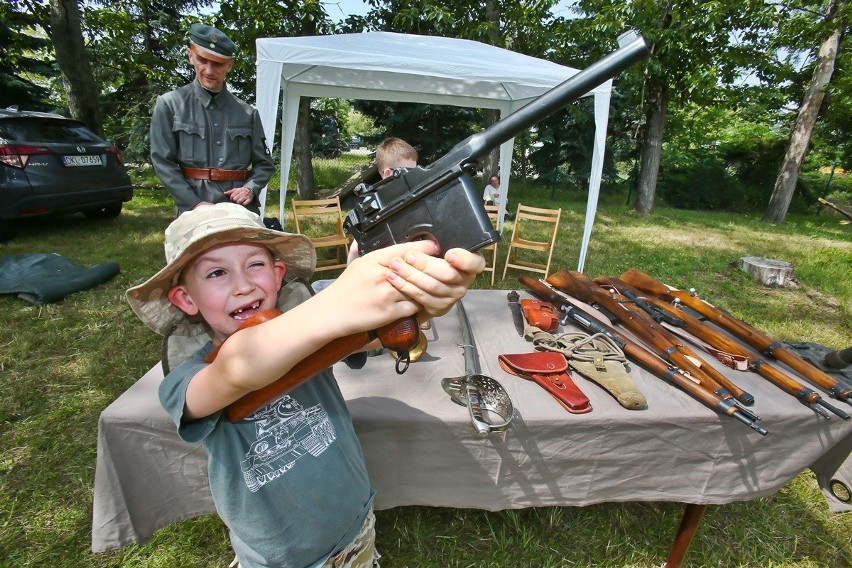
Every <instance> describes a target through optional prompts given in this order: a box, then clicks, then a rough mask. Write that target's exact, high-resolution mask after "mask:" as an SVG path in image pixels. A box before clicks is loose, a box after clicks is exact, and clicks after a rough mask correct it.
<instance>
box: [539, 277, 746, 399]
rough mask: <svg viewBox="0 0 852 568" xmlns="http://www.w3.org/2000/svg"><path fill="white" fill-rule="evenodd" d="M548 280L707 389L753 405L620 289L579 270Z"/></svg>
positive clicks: (740, 391)
mask: <svg viewBox="0 0 852 568" xmlns="http://www.w3.org/2000/svg"><path fill="white" fill-rule="evenodd" d="M545 280H546V281H547V282H548V283H549V284H552V285H553V286H554V287H555V288H557V289H558V290H561V291H562V292H565V293H566V294H568V295H570V296H574V297H575V298H577V299H578V300H580V301H583V302H586V303H588V304H597V305H599V306H602V307H603V308H604V309H606V310H607V311H608V312H609V313H611V314H612V315H613V316H615V318H616V319H618V321H619V322H621V324H622V325H624V327H626V328H627V329H629V330H630V331H631V332H633V334H634V335H635V336H636V337H638V338H639V339H640V340H641V341H642V342H643V343H645V345H647V346H648V347H649V348H650V349H652V350H653V351H654V352H655V353H657V355H659V356H660V357H663V358H664V359H666V360H667V361H670V362H671V363H672V364H673V365H676V366H677V367H679V368H681V369H683V370H684V371H686V372H687V373H689V375H690V376H692V377H693V378H694V379H695V380H697V381H699V382H700V383H701V385H702V386H704V387H706V388H707V389H708V390H711V391H713V392H715V393H717V394H718V395H719V396H721V397H722V398H727V397H729V396H733V397H734V398H735V399H737V400H738V401H740V402H741V403H743V404H745V405H748V406H751V405H752V404H754V397H753V396H752V395H751V394H750V393H747V392H746V391H744V390H743V389H741V388H740V387H739V386H738V385H736V384H734V382H733V381H731V380H730V379H728V377H726V376H725V375H723V374H722V373H720V372H719V371H717V370H716V369H715V368H713V367H711V366H710V365H706V364H703V363H704V362H703V361H702V360H701V357H699V356H698V355H697V354H696V353H695V352H694V351H693V350H692V349H690V348H689V347H688V346H686V345H684V344H683V342H682V341H681V339H680V338H679V337H677V336H676V335H674V334H673V333H672V332H671V331H669V330H668V329H666V328H664V327H662V326H661V325H659V324H658V323H657V322H656V321H654V320H653V319H652V318H651V317H650V316H648V314H647V313H645V312H644V311H642V310H641V309H639V308H637V307H636V306H635V305H633V304H632V303H631V302H630V301H629V300H627V298H625V297H624V296H622V295H621V294H620V293H618V291H617V290H613V289H611V288H610V289H605V288H604V287H602V286H600V285H598V284H596V283H595V282H594V281H592V280H591V279H590V278H588V277H587V276H585V275H584V274H582V273H580V272H576V271H567V270H560V271H558V272H555V273H553V274H551V275H550V276H548V277H547V278H546V279H545ZM743 410H745V409H743Z"/></svg>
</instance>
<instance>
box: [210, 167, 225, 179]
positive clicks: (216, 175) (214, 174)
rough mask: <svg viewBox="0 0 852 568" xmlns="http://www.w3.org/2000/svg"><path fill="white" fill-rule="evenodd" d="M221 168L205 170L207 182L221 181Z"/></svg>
mask: <svg viewBox="0 0 852 568" xmlns="http://www.w3.org/2000/svg"><path fill="white" fill-rule="evenodd" d="M221 179H222V168H209V169H208V170H207V181H221Z"/></svg>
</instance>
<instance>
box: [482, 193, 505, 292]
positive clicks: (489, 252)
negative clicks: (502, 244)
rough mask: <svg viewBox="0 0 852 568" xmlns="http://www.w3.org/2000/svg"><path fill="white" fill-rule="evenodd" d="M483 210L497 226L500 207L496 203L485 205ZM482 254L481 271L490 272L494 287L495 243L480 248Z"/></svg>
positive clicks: (495, 266)
mask: <svg viewBox="0 0 852 568" xmlns="http://www.w3.org/2000/svg"><path fill="white" fill-rule="evenodd" d="M485 211H487V212H488V218H489V219H491V223H493V224H494V228H495V229H496V228H497V223H498V220H499V215H500V208H499V207H498V206H497V205H486V206H485ZM480 252H481V253H482V256H483V257H485V269H484V270H483V271H482V272H490V273H491V286H492V288H493V287H494V275H495V274H496V273H497V243H493V244H490V245H488V246H487V247H483V248H482V249H480Z"/></svg>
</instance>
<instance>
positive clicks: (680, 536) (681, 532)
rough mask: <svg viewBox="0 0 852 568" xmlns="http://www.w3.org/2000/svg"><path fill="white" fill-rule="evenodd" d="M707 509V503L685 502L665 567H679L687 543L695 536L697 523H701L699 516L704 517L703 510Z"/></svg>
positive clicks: (687, 546)
mask: <svg viewBox="0 0 852 568" xmlns="http://www.w3.org/2000/svg"><path fill="white" fill-rule="evenodd" d="M706 510H707V505H695V504H693V503H687V505H686V508H685V509H684V510H683V517H682V518H681V519H680V526H679V527H678V529H677V535H676V536H675V539H674V542H673V543H672V550H671V552H669V558H668V560H666V565H665V568H680V565H681V563H682V562H683V559H684V557H685V556H686V551H687V550H689V545H690V544H691V543H692V537H694V536H695V531H697V530H698V525H700V524H701V518H702V517H704V511H706Z"/></svg>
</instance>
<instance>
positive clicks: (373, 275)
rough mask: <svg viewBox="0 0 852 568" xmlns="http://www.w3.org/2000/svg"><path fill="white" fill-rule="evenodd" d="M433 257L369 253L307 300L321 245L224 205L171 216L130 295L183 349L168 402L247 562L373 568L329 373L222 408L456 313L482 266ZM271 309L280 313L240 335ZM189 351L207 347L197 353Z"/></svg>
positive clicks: (421, 245) (369, 497)
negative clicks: (202, 454) (347, 345)
mask: <svg viewBox="0 0 852 568" xmlns="http://www.w3.org/2000/svg"><path fill="white" fill-rule="evenodd" d="M435 248H436V245H434V243H430V242H429V241H418V242H412V243H406V244H401V245H394V246H392V247H387V248H385V249H381V250H378V251H374V252H371V253H370V254H367V255H364V256H363V257H361V258H359V259H356V260H355V261H353V262H352V264H351V265H350V266H349V267H347V268H346V270H345V271H344V272H343V273H342V274H341V275H340V277H339V278H337V279H336V280H335V281H334V282H333V283H332V284H331V285H330V286H329V287H328V288H326V289H325V290H323V291H322V292H321V293H319V294H317V295H316V296H311V294H310V292H309V290H308V288H307V286H305V285H304V284H302V283H301V282H300V279H306V278H309V277H310V275H311V273H312V271H313V269H314V265H315V253H314V250H313V247H312V246H311V244H310V241H308V239H307V238H305V237H303V236H301V235H293V234H288V233H283V232H279V231H274V230H272V229H267V228H266V227H265V226H264V225H263V222H262V221H261V219H260V217H258V216H257V215H255V214H253V213H251V212H249V211H248V210H246V209H245V208H243V207H241V206H239V205H235V204H229V203H220V204H216V205H209V206H203V207H199V208H197V209H195V210H193V211H190V212H187V213H185V214H183V215H181V216H179V217H178V218H177V219H176V220H175V221H173V222H172V223H171V225H169V227H168V228H167V229H166V233H165V252H166V266H165V267H164V268H163V269H162V270H160V271H159V272H158V273H157V274H156V275H154V276H153V277H152V278H150V279H149V280H148V281H147V282H145V283H143V284H141V285H139V286H136V287H134V288H131V289H130V290H128V292H127V299H128V301H129V303H130V305H131V307H132V309H133V311H134V312H135V313H136V314H137V315H138V316H139V318H140V319H141V320H142V321H143V322H144V323H145V324H146V325H147V326H148V327H150V328H151V329H152V330H154V331H156V332H157V333H160V334H162V335H167V336H168V338H169V342H170V343H174V344H175V345H178V346H179V344H183V345H184V347H183V348H178V349H169V350H168V351H167V353H166V354H165V355H164V361H163V363H164V365H166V364H168V365H169V367H170V371H168V373H167V375H166V377H165V378H164V380H163V382H162V384H161V386H160V401H161V403H162V404H163V407H164V408H165V409H166V411H167V412H168V413H169V414H170V415H171V416H172V418H173V419H174V420H175V423H176V424H177V429H178V434H179V436H180V437H181V438H182V439H184V440H186V441H189V442H199V441H201V442H203V443H204V445H205V447H206V448H207V451H208V455H209V464H208V465H209V478H210V488H211V492H212V494H213V500H214V502H215V503H216V508H217V511H218V513H219V515H220V517H221V518H222V519H223V520H224V522H225V523H226V524H227V526H228V528H229V530H230V536H231V543H232V545H233V547H234V550H235V552H236V554H237V558H238V559H239V560H238V562H239V566H241V567H242V568H255V567H273V566H275V567H300V568H301V567H307V566H310V567H320V566H328V567H330V566H335V567H338V566H347V567H349V566H352V567H356V566H357V567H371V566H377V565H378V564H377V563H376V559H377V558H378V554H377V553H376V552H375V532H374V528H373V523H374V517H373V514H372V501H373V493H374V492H373V490H372V489H371V488H370V485H369V480H368V479H367V471H366V467H365V464H364V459H363V456H362V454H361V448H360V446H359V444H358V440H357V438H356V437H355V432H354V429H353V426H352V421H351V418H350V416H349V413H348V411H347V409H346V405H345V402H344V400H343V396H342V395H341V393H340V390H339V388H338V386H337V383H336V381H335V379H334V376H333V374H332V372H331V370H330V369H326V370H325V371H322V372H320V373H319V374H317V375H316V376H314V377H313V378H311V379H310V380H308V381H306V382H304V383H302V384H301V385H299V386H297V387H296V388H294V389H293V390H291V391H289V392H287V393H285V394H283V395H281V396H279V397H278V398H277V399H275V400H272V401H270V402H268V403H267V404H266V405H265V406H264V407H263V408H261V409H259V410H257V411H256V412H254V413H253V414H251V415H250V416H248V417H246V418H245V419H243V420H241V421H238V422H233V423H232V422H229V421H228V420H227V419H226V418H225V417H224V413H223V412H222V410H223V409H224V408H225V407H226V406H227V405H229V404H230V403H232V402H234V401H236V400H238V399H239V398H241V397H242V396H243V395H245V394H246V393H248V392H251V391H253V390H256V389H258V388H261V387H263V386H265V385H267V384H269V383H271V382H273V381H275V380H276V379H278V378H279V377H280V376H282V375H283V374H285V373H286V372H287V371H288V370H289V369H290V368H292V367H293V366H294V365H295V364H296V363H298V362H299V361H301V360H302V359H304V358H305V357H308V356H310V355H311V354H312V353H314V352H316V351H317V350H319V349H320V348H321V347H323V346H324V345H326V344H327V343H329V342H330V341H332V340H333V339H336V338H338V337H343V336H347V335H351V334H353V333H358V332H363V331H368V330H373V329H376V328H377V327H379V326H381V325H384V324H387V323H390V322H392V321H395V320H397V319H399V318H402V317H407V316H410V315H413V314H418V315H420V316H423V317H432V316H437V315H442V314H444V313H446V312H447V311H449V309H450V308H451V307H452V305H453V304H454V303H455V302H456V301H458V299H459V298H461V297H462V296H463V295H464V293H465V292H466V290H467V287H468V286H469V285H470V283H471V282H472V281H473V279H474V278H475V277H476V275H477V274H478V273H479V272H481V271H482V268H483V265H484V261H483V259H482V257H481V256H480V255H478V254H475V253H471V252H468V251H465V250H461V249H453V250H450V251H448V252H447V254H446V255H445V257H444V258H443V259H441V258H436V257H433V256H431V255H432V254H435V253H436V252H437V251H436V250H435ZM356 290H357V291H358V293H353V292H354V291H356ZM276 306H277V307H279V308H280V309H282V310H284V313H283V314H282V315H279V316H278V317H276V318H273V319H271V320H269V321H266V322H264V323H261V324H259V325H256V326H254V327H247V328H245V329H242V330H240V329H239V328H240V326H241V324H242V323H243V322H244V321H245V320H246V319H248V318H249V317H250V316H251V315H252V314H254V313H256V312H258V311H260V310H264V309H270V308H274V307H276ZM188 343H194V344H195V345H200V344H202V343H203V346H202V347H201V348H200V349H197V350H196V351H195V352H194V353H192V354H191V355H189V356H188V357H187V355H186V354H187V350H186V348H185V346H186V344H188ZM172 347H174V345H173V346H172ZM215 347H219V352H218V354H217V355H216V357H215V359H214V360H213V362H212V363H206V362H205V361H204V358H205V356H206V355H208V354H209V353H210V352H211V351H212V350H213V349H214V348H215Z"/></svg>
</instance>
